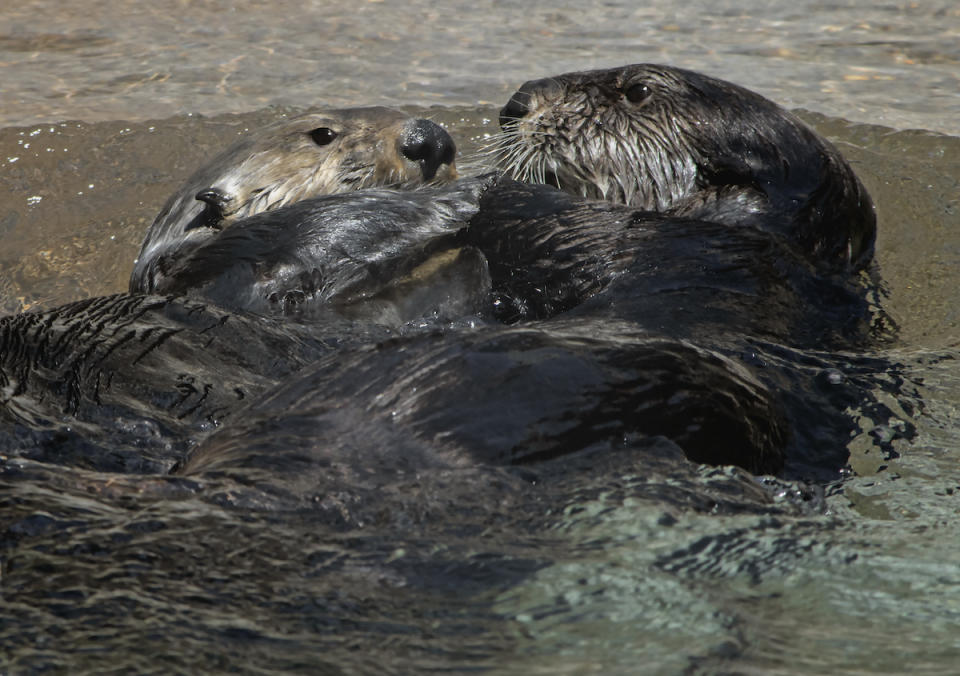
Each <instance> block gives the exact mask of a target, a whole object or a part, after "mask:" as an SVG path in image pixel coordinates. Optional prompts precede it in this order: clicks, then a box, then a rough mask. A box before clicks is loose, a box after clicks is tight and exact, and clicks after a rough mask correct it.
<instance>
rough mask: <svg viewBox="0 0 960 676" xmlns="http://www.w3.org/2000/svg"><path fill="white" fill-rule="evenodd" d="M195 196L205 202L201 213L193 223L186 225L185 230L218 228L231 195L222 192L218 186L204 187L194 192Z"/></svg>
mask: <svg viewBox="0 0 960 676" xmlns="http://www.w3.org/2000/svg"><path fill="white" fill-rule="evenodd" d="M196 198H197V199H198V200H200V201H201V202H203V203H205V204H206V206H205V207H204V209H203V213H202V214H200V216H199V217H198V218H197V219H195V221H194V223H192V224H190V225H189V226H187V228H186V229H187V230H191V229H193V228H213V229H214V230H220V229H221V227H222V226H221V224H222V222H223V219H224V216H225V215H226V213H225V209H226V206H227V204H229V203H230V201H231V200H232V199H233V197H232V196H231V195H228V194H227V193H225V192H223V191H222V190H220V189H219V188H206V189H205V190H201V191H200V192H198V193H197V194H196Z"/></svg>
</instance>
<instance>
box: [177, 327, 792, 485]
mask: <svg viewBox="0 0 960 676" xmlns="http://www.w3.org/2000/svg"><path fill="white" fill-rule="evenodd" d="M450 338H451V336H449V335H439V334H434V335H429V336H423V337H418V338H411V339H398V340H394V341H390V342H388V343H384V344H381V345H379V346H375V347H368V348H361V349H357V350H343V351H340V352H337V353H335V354H331V355H330V356H329V357H328V358H322V359H320V360H319V361H318V362H317V363H316V364H315V365H314V366H312V367H311V368H310V369H308V370H307V371H305V372H304V373H302V374H301V375H300V376H299V377H298V378H296V379H294V380H292V381H291V382H289V383H287V384H285V385H284V386H282V387H279V388H277V389H276V390H275V391H274V392H272V393H271V394H269V395H267V396H266V397H264V398H263V399H261V400H259V401H257V402H256V403H254V404H252V405H251V406H250V407H248V408H246V409H244V411H242V412H241V413H240V414H238V416H237V419H236V421H235V422H234V423H233V424H231V425H230V426H229V428H228V429H224V430H223V431H222V433H218V434H216V435H214V436H213V437H211V438H210V439H209V440H208V442H207V443H205V444H204V445H203V446H201V447H200V448H198V449H197V450H196V451H194V452H193V453H192V454H191V455H190V457H189V458H188V460H187V462H186V463H185V465H184V467H183V468H182V469H181V470H180V471H181V472H182V473H185V474H190V473H196V472H211V471H213V472H217V471H221V472H222V471H226V472H228V473H229V472H230V471H231V468H241V467H247V468H252V467H256V468H260V469H262V470H263V471H264V473H265V476H270V475H276V473H283V474H285V475H288V476H289V479H288V480H287V481H294V482H297V481H300V479H298V477H303V478H304V480H305V483H304V484H303V490H304V491H309V485H308V484H309V479H307V478H306V477H309V476H311V475H312V474H313V473H314V472H316V471H318V470H320V471H323V472H333V473H336V474H338V475H340V474H342V475H344V476H345V477H348V478H349V479H350V481H352V482H355V481H356V480H357V478H358V477H362V476H363V475H365V474H366V473H370V474H372V475H375V474H378V473H379V474H382V473H384V472H387V473H401V474H402V473H404V472H417V471H419V470H421V469H427V468H438V467H456V466H463V465H470V464H475V463H483V464H495V465H504V464H507V465H510V464H520V463H531V462H534V461H540V460H547V459H550V458H554V457H558V456H562V455H568V454H571V453H575V452H578V451H584V450H588V449H591V448H597V447H598V446H601V445H602V446H605V447H609V448H610V449H611V450H613V449H619V450H624V451H629V450H630V449H631V442H628V441H627V439H633V440H634V441H636V442H639V441H640V440H642V439H651V438H655V437H658V436H664V437H666V438H669V439H671V440H673V441H674V442H676V443H677V444H679V445H680V446H681V447H682V448H683V449H684V450H685V451H686V453H687V455H688V457H690V458H691V459H693V460H695V461H697V462H707V463H715V464H737V465H740V466H742V467H745V468H747V469H749V470H751V471H754V472H771V473H772V472H777V471H779V469H780V468H781V467H782V462H783V457H782V448H783V443H784V438H785V431H784V428H783V426H782V416H781V413H780V411H779V410H778V409H777V406H776V404H774V403H773V398H772V397H771V395H770V393H769V392H768V391H767V390H766V389H765V388H764V387H763V386H762V385H761V384H760V383H759V382H758V381H756V380H755V379H754V378H753V377H752V376H751V375H750V374H749V373H748V372H747V371H746V370H745V369H743V368H742V367H738V366H736V365H735V364H733V363H732V362H730V361H729V360H726V359H724V358H722V357H720V356H718V355H716V354H713V353H711V352H709V351H706V350H702V349H699V348H696V347H694V346H692V345H689V344H687V343H683V342H679V341H675V340H671V339H664V338H656V337H651V336H649V335H646V334H644V333H643V332H638V331H636V330H635V329H633V328H632V327H630V326H620V325H616V324H610V325H607V326H604V327H598V326H596V325H595V324H592V323H589V322H586V323H585V322H561V323H557V324H554V325H552V326H550V327H549V330H546V327H542V326H530V327H515V328H495V327H490V328H488V329H485V330H481V331H474V332H468V333H459V334H457V335H456V340H450ZM278 438H282V439H283V442H282V444H279V445H278V444H276V443H275V441H276V439H278ZM321 468H323V469H321Z"/></svg>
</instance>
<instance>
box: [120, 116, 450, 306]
mask: <svg viewBox="0 0 960 676" xmlns="http://www.w3.org/2000/svg"><path fill="white" fill-rule="evenodd" d="M455 156H456V145H455V144H454V142H453V139H451V138H450V135H449V134H448V133H447V132H446V131H445V130H444V129H443V128H442V127H440V126H439V125H437V124H435V123H434V122H431V121H430V120H424V119H414V118H411V117H409V116H408V115H405V114H404V113H401V112H400V111H397V110H392V109H390V108H375V107H374V108H349V109H343V110H330V111H323V112H313V113H307V114H304V115H300V116H298V117H295V118H293V119H289V120H283V121H281V122H278V123H276V124H274V125H273V126H271V127H269V128H267V129H265V130H262V131H260V132H258V133H256V134H250V135H249V136H247V137H245V138H243V139H241V140H240V141H238V142H237V143H236V144H234V145H233V146H231V147H230V148H228V149H227V150H226V151H224V152H223V153H222V154H220V155H218V156H217V157H215V158H214V159H213V160H211V161H210V162H209V163H208V164H207V165H206V166H204V167H203V168H201V169H199V170H198V171H197V172H196V173H195V174H193V175H192V176H191V177H190V178H188V179H187V180H186V182H185V183H184V184H183V185H182V186H181V187H180V188H179V189H178V190H177V191H176V192H175V193H174V194H173V195H172V196H171V197H170V198H169V199H168V200H167V203H166V204H165V205H164V207H163V209H162V210H161V211H160V213H159V214H158V215H157V217H156V219H155V220H154V222H153V224H152V225H151V226H150V229H149V230H148V231H147V234H146V237H145V239H144V241H143V245H142V247H141V249H140V255H139V256H138V257H137V260H136V262H135V264H134V268H133V272H132V274H131V276H130V291H131V292H141V293H149V292H152V291H154V290H155V289H156V288H157V285H158V283H160V282H161V281H162V279H163V277H164V275H165V274H166V270H167V268H168V267H169V266H170V265H172V264H173V263H175V262H176V261H177V260H178V259H179V258H180V257H181V256H183V255H184V254H185V253H186V252H189V251H190V250H192V249H193V248H194V247H195V246H197V245H198V244H200V243H202V242H204V241H206V240H208V239H209V238H210V237H212V236H213V235H215V234H216V233H218V232H220V231H222V230H223V229H224V228H226V227H228V226H229V225H230V224H231V223H233V222H235V221H236V220H238V219H242V218H245V217H247V216H252V215H254V214H257V213H261V212H263V211H267V210H270V209H276V208H278V207H281V206H283V205H285V204H291V203H294V202H296V201H298V200H302V199H305V198H307V197H312V196H315V195H324V194H330V193H337V192H345V191H349V190H359V189H362V188H368V187H373V186H392V187H396V188H408V187H413V186H417V185H421V184H423V183H428V182H429V183H442V182H445V181H449V180H451V179H453V178H455V177H456V175H457V174H456V169H455V161H454V160H455Z"/></svg>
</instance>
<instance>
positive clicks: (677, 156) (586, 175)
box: [489, 64, 876, 270]
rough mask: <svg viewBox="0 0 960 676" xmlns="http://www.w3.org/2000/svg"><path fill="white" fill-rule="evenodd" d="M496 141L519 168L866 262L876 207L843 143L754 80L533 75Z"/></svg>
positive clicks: (850, 265) (840, 264)
mask: <svg viewBox="0 0 960 676" xmlns="http://www.w3.org/2000/svg"><path fill="white" fill-rule="evenodd" d="M500 125H501V127H502V130H503V131H502V133H501V134H499V135H497V136H495V137H494V140H493V141H492V143H491V147H490V149H489V150H490V152H491V153H492V155H493V157H494V158H495V161H496V164H497V166H498V167H499V168H501V169H503V170H504V171H506V172H507V173H508V174H510V175H511V176H512V177H514V178H516V179H518V180H521V181H526V182H531V183H546V184H549V185H553V186H554V187H557V188H559V189H561V190H563V191H565V192H569V193H572V194H575V195H580V196H583V197H587V198H592V199H601V200H608V201H613V202H618V203H622V204H628V205H631V206H635V207H639V208H641V209H644V210H650V211H660V212H668V213H672V214H675V215H679V216H684V217H687V218H696V219H702V220H707V221H713V222H719V223H726V224H731V225H744V224H746V225H752V226H755V227H759V228H762V229H766V230H770V231H774V232H777V233H778V234H783V235H786V236H787V237H788V238H789V239H790V240H791V241H792V242H793V243H794V244H796V245H799V247H800V248H801V249H802V250H803V252H804V253H805V254H806V255H808V257H809V258H810V259H811V260H813V261H814V262H816V263H819V264H823V265H825V266H826V267H828V268H831V269H837V268H840V269H854V270H856V269H860V268H863V267H865V266H866V265H867V263H868V262H869V261H870V259H871V257H872V254H873V245H874V240H875V236H876V216H875V214H874V209H873V203H872V201H871V199H870V196H869V195H868V194H867V191H866V189H865V188H864V187H863V185H862V184H861V183H860V181H859V179H858V178H857V177H856V175H855V174H854V172H853V170H852V169H851V167H850V165H849V164H848V163H847V162H846V160H845V159H844V158H843V157H842V156H841V154H840V153H839V151H838V150H837V149H836V148H835V147H834V146H833V145H832V144H830V143H829V142H828V141H827V140H825V139H824V138H822V137H821V136H820V135H818V134H817V133H816V132H815V131H814V130H813V129H811V128H810V127H809V126H807V125H806V124H805V123H803V122H802V121H801V120H800V119H799V118H797V117H796V116H795V115H793V114H791V113H790V112H788V111H787V110H785V109H783V108H782V107H780V106H779V105H777V104H776V103H774V102H772V101H770V100H768V99H766V98H764V97H762V96H760V95H759V94H756V93H755V92H752V91H749V90H747V89H744V88H743V87H739V86H737V85H735V84H732V83H729V82H725V81H723V80H719V79H716V78H712V77H708V76H706V75H702V74H700V73H695V72H692V71H688V70H683V69H680V68H673V67H670V66H661V65H652V64H637V65H629V66H623V67H621V68H611V69H607V70H594V71H584V72H576V73H566V74H563V75H557V76H554V77H550V78H544V79H539V80H531V81H529V82H527V83H525V84H523V85H522V86H521V87H520V88H519V89H518V90H517V91H516V93H514V94H513V96H512V97H511V98H510V100H509V102H508V103H507V105H506V106H504V107H503V109H502V110H501V112H500Z"/></svg>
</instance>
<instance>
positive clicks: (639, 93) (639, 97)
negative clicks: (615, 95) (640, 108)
mask: <svg viewBox="0 0 960 676" xmlns="http://www.w3.org/2000/svg"><path fill="white" fill-rule="evenodd" d="M652 93H653V92H651V91H650V87H648V86H647V85H645V84H635V85H631V86H630V87H628V88H627V90H626V91H625V92H623V95H624V96H625V97H627V101H629V102H630V103H643V102H644V101H646V100H647V99H648V98H650V94H652Z"/></svg>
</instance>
